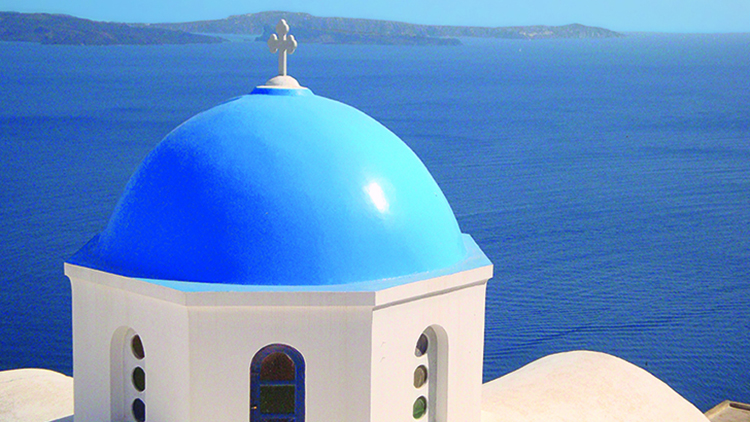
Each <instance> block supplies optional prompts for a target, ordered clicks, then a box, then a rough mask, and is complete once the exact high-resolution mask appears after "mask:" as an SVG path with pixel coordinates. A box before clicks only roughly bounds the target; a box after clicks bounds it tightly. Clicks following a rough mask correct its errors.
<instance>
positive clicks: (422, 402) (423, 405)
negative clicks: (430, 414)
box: [412, 396, 427, 419]
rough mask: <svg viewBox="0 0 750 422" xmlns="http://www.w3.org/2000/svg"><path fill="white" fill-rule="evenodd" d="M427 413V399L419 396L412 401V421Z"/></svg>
mask: <svg viewBox="0 0 750 422" xmlns="http://www.w3.org/2000/svg"><path fill="white" fill-rule="evenodd" d="M425 413H427V399H426V398H424V396H420V397H419V398H417V400H415V401H414V407H413V410H412V414H413V416H414V419H419V418H421V417H422V416H424V415H425Z"/></svg>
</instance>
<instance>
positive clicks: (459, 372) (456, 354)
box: [371, 280, 486, 422]
mask: <svg viewBox="0 0 750 422" xmlns="http://www.w3.org/2000/svg"><path fill="white" fill-rule="evenodd" d="M485 287H486V280H481V282H480V284H474V285H471V286H469V287H463V288H460V289H456V290H451V291H446V292H443V293H441V294H436V295H430V296H426V297H421V298H419V297H418V298H416V299H415V300H412V301H407V302H403V303H396V304H392V305H386V306H384V307H381V308H376V309H375V311H374V313H373V334H372V335H373V358H372V374H373V375H372V380H373V381H372V419H371V420H372V421H383V422H386V421H402V420H404V421H408V420H414V419H413V418H412V406H413V404H414V401H415V400H416V399H417V398H418V397H419V396H425V397H426V398H427V399H428V401H431V400H436V399H437V400H441V401H443V403H439V404H438V407H439V408H440V407H443V406H444V408H445V411H444V412H438V414H437V415H434V416H433V417H432V418H430V415H429V414H428V415H427V417H425V418H424V420H427V421H433V420H434V421H437V422H446V421H451V422H452V421H456V422H477V421H479V417H480V411H479V409H480V402H481V385H482V356H483V345H484V301H485ZM429 326H439V327H441V328H442V329H443V330H444V331H445V334H446V335H447V343H448V344H447V367H446V365H444V363H446V362H439V367H438V371H442V375H443V377H441V378H443V380H442V381H443V382H447V386H446V387H447V388H446V390H447V397H441V395H440V394H438V397H437V398H436V397H430V395H429V392H428V387H427V386H425V387H422V388H420V389H417V388H415V387H414V385H413V376H414V370H415V369H416V367H417V366H419V365H420V364H426V361H425V359H420V358H417V357H416V356H415V353H414V351H415V346H416V343H417V340H418V339H419V336H420V334H422V332H423V331H424V330H425V329H426V328H427V327H429ZM430 369H431V368H430ZM433 375H435V374H430V380H429V382H430V383H432V382H437V381H438V380H435V379H434V377H433Z"/></svg>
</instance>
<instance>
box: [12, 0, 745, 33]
mask: <svg viewBox="0 0 750 422" xmlns="http://www.w3.org/2000/svg"><path fill="white" fill-rule="evenodd" d="M0 10H2V11H17V12H49V13H65V14H69V15H74V16H78V17H83V18H88V19H94V20H108V21H120V22H180V21H191V20H202V19H220V18H225V17H227V16H230V15H237V14H244V13H254V12H261V11H266V10H286V11H294V12H307V13H312V14H314V15H317V16H342V17H354V18H372V19H386V20H397V21H403V22H411V23H424V24H442V25H475V26H510V25H533V24H540V25H565V24H569V23H582V24H584V25H592V26H602V27H605V28H608V29H613V30H617V31H657V32H750V0H416V1H408V0H370V1H363V0H359V1H358V0H319V1H316V0H276V1H270V0H255V1H246V2H241V1H237V0H124V1H111V0H64V1H63V0H0Z"/></svg>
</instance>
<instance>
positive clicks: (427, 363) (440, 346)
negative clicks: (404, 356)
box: [412, 325, 448, 422]
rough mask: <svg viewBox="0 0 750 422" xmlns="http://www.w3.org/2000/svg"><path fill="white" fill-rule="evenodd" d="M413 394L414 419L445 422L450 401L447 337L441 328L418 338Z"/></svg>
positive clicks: (433, 327)
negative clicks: (448, 400)
mask: <svg viewBox="0 0 750 422" xmlns="http://www.w3.org/2000/svg"><path fill="white" fill-rule="evenodd" d="M414 355H415V356H416V362H415V363H416V365H417V367H416V368H415V369H414V388H415V389H416V390H415V392H414V394H415V396H416V399H415V400H414V405H413V409H412V416H413V417H414V419H422V418H425V417H426V418H425V419H426V420H427V421H428V422H444V421H445V418H446V415H447V407H446V403H447V399H448V391H447V388H448V368H447V367H446V364H447V362H448V335H447V333H446V332H445V330H444V329H443V328H442V327H440V326H438V325H431V326H429V327H427V328H426V329H425V330H424V331H423V332H422V334H421V335H420V336H419V338H418V339H417V343H416V347H415V348H414Z"/></svg>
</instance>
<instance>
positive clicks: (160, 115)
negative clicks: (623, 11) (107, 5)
mask: <svg viewBox="0 0 750 422" xmlns="http://www.w3.org/2000/svg"><path fill="white" fill-rule="evenodd" d="M464 42H465V45H464V46H461V47H455V48H451V47H406V46H403V47H402V46H329V45H304V44H303V45H301V46H300V47H299V49H298V50H297V52H295V53H294V55H292V56H290V64H289V69H290V73H291V74H292V75H294V76H295V77H296V78H297V79H298V80H299V81H300V82H301V83H302V84H303V85H305V86H308V87H310V88H311V89H312V90H313V91H314V92H315V93H316V94H318V95H323V96H326V97H329V98H333V99H336V100H339V101H342V102H345V103H347V104H350V105H352V106H354V107H357V108H359V109H360V110H362V111H364V112H366V113H368V114H370V115H371V116H373V117H374V118H376V119H377V120H379V121H380V122H382V123H383V124H385V125H386V126H387V127H389V128H390V129H391V130H392V131H394V132H395V133H396V134H397V135H399V136H400V137H401V138H402V139H403V140H404V141H405V142H406V143H407V144H408V145H409V146H410V147H411V148H412V149H414V151H415V152H416V153H417V154H418V155H419V156H420V157H421V158H422V160H423V161H424V162H425V164H426V165H427V167H428V168H429V169H430V171H431V172H432V174H433V176H434V177H435V179H436V180H437V181H438V183H439V184H440V186H441V187H442V189H443V191H444V192H445V194H446V196H447V197H448V200H449V201H450V203H451V205H452V207H453V210H454V212H455V214H456V217H457V218H458V221H459V224H460V225H461V229H462V231H464V232H465V233H469V234H471V235H472V236H473V237H474V239H475V240H476V241H477V243H478V244H479V245H480V246H481V248H482V249H483V250H484V251H485V253H486V254H487V255H488V256H489V258H490V259H491V260H492V262H493V263H494V264H495V277H494V279H493V280H492V281H491V282H490V285H489V287H488V299H487V322H486V327H487V331H486V346H485V369H484V372H485V379H486V380H490V379H493V378H496V377H498V376H500V375H503V374H505V373H508V372H510V371H513V370H515V369H517V368H519V367H521V366H522V365H524V364H526V363H529V362H531V361H532V360H535V359H537V358H539V357H542V356H545V355H547V354H550V353H555V352H561V351H567V350H574V349H590V350H599V351H603V352H607V353H612V354H615V355H617V356H620V357H622V358H624V359H626V360H628V361H630V362H633V363H635V364H636V365H639V366H641V367H643V368H645V369H647V370H649V371H650V372H652V373H653V374H654V375H656V376H657V377H659V378H661V379H662V380H664V381H665V382H667V383H668V384H669V385H670V386H672V387H673V388H674V389H675V390H677V392H679V393H680V394H682V395H683V396H685V397H686V398H687V399H688V400H690V401H691V402H693V403H694V404H695V405H696V406H698V407H699V408H700V409H701V410H704V411H705V410H707V409H708V408H710V407H711V406H713V405H715V404H717V403H718V402H720V401H722V400H724V399H733V400H738V401H744V402H750V34H746V35H639V34H633V35H631V36H629V37H627V38H622V39H610V40H549V41H505V40H503V41H499V40H472V39H467V40H464ZM275 69H276V59H275V58H274V57H273V56H272V55H271V54H269V53H268V51H267V48H266V46H265V44H264V43H256V42H234V43H227V44H222V45H188V46H153V47H152V46H148V47H137V46H116V47H80V46H42V45H35V44H25V43H0V242H1V243H0V278H1V281H0V283H2V290H1V292H2V293H0V312H1V313H0V369H9V368H18V367H44V368H51V369H55V370H58V371H62V372H65V373H68V374H70V373H71V372H72V356H71V324H70V285H69V282H68V280H67V279H66V278H65V277H64V275H63V268H62V264H63V261H64V260H65V259H66V258H68V257H70V256H71V255H72V254H73V253H74V252H75V251H76V250H77V249H78V248H80V247H81V246H83V245H84V243H86V241H88V240H89V239H90V238H91V237H92V236H94V235H95V234H96V233H98V232H99V231H101V230H102V229H103V228H104V226H105V224H106V221H107V219H108V217H109V215H110V213H111V212H112V210H113V208H114V205H115V202H116V201H117V198H118V197H119V195H120V193H121V191H122V189H123V188H124V186H125V184H126V182H127V180H128V178H129V176H130V174H131V173H132V172H133V171H134V170H135V168H136V167H137V166H138V164H139V163H140V162H141V160H142V159H143V158H144V157H145V155H146V154H147V153H148V152H149V151H150V150H151V149H152V148H153V147H154V145H156V144H157V143H158V142H159V140H160V139H161V138H163V137H164V136H165V135H166V134H167V133H168V132H169V131H170V130H171V129H172V128H174V127H175V126H177V125H178V124H179V123H181V122H182V121H184V120H186V119H187V118H189V117H191V116H192V115H194V114H196V113H198V112H200V111H202V110H205V109H207V108H210V107H212V106H214V105H216V104H218V103H220V102H222V101H224V100H226V99H228V98H231V97H235V96H238V95H242V94H245V93H248V92H250V90H252V88H253V87H254V86H255V85H258V84H261V83H263V82H264V81H265V80H266V79H268V77H270V76H272V75H273V74H274V72H275Z"/></svg>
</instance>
